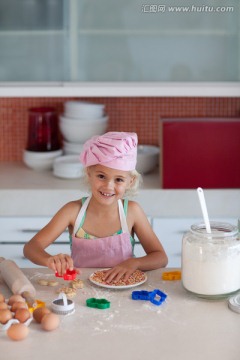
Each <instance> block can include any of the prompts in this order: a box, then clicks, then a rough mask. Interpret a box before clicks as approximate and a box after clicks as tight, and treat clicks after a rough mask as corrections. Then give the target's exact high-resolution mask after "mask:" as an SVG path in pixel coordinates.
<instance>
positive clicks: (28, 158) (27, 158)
mask: <svg viewBox="0 0 240 360" xmlns="http://www.w3.org/2000/svg"><path fill="white" fill-rule="evenodd" d="M62 153H63V151H62V150H56V151H46V152H36V151H29V150H24V151H23V162H24V163H25V164H26V165H27V166H28V167H29V168H31V169H34V170H50V169H52V167H53V162H54V160H55V159H56V158H57V157H59V156H61V155H62Z"/></svg>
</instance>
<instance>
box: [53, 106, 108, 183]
mask: <svg viewBox="0 0 240 360" xmlns="http://www.w3.org/2000/svg"><path fill="white" fill-rule="evenodd" d="M107 126H108V117H107V116H106V115H105V110H104V105H102V104H94V103H90V102H84V101H67V102H65V104H64V114H63V115H61V116H60V122H59V127H60V130H61V133H62V136H63V152H64V156H61V157H60V158H58V159H56V161H54V164H53V174H54V175H55V176H57V177H61V178H65V179H74V178H75V179H76V178H80V177H81V176H82V175H83V166H82V164H81V163H80V160H79V155H80V153H81V151H82V148H83V144H84V143H85V141H87V140H88V139H90V138H91V137H92V136H94V135H102V134H104V133H105V132H106V130H107Z"/></svg>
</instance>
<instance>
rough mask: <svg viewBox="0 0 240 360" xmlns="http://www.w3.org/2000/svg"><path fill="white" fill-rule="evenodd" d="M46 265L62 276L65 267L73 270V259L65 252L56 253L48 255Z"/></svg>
mask: <svg viewBox="0 0 240 360" xmlns="http://www.w3.org/2000/svg"><path fill="white" fill-rule="evenodd" d="M46 265H47V267H48V268H49V269H51V270H53V271H54V272H55V273H56V272H58V274H59V275H60V276H63V275H64V274H65V273H66V270H67V269H69V270H73V259H72V258H71V256H69V255H67V254H58V255H54V256H50V257H49V258H48V259H47V263H46Z"/></svg>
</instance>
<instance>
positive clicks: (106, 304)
mask: <svg viewBox="0 0 240 360" xmlns="http://www.w3.org/2000/svg"><path fill="white" fill-rule="evenodd" d="M86 305H87V306H88V307H91V308H96V309H101V310H102V309H108V308H110V301H108V300H106V299H96V298H90V299H87V300H86Z"/></svg>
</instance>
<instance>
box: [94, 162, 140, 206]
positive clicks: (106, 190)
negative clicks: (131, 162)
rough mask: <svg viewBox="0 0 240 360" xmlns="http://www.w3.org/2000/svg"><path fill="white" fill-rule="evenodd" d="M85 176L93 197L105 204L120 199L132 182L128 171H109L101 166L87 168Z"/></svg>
mask: <svg viewBox="0 0 240 360" xmlns="http://www.w3.org/2000/svg"><path fill="white" fill-rule="evenodd" d="M87 175H88V179H89V183H90V186H91V190H92V194H93V196H94V197H95V198H96V199H98V200H100V201H104V202H107V203H112V202H114V201H116V200H118V199H122V197H123V196H124V194H125V192H126V190H127V189H129V187H130V186H131V184H132V182H133V181H134V178H133V177H132V176H130V173H129V172H128V171H122V170H116V169H111V168H108V167H106V166H102V165H93V166H90V167H88V168H87Z"/></svg>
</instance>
